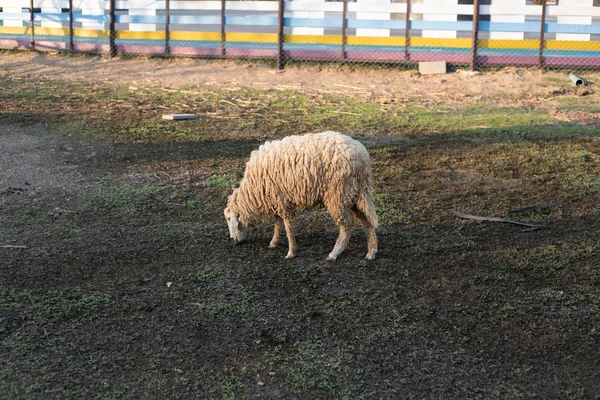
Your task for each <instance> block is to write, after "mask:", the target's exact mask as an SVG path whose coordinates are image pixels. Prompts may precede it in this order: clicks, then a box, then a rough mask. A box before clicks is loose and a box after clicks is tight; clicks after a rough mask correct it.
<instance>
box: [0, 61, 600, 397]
mask: <svg viewBox="0 0 600 400" xmlns="http://www.w3.org/2000/svg"><path fill="white" fill-rule="evenodd" d="M40 76H42V77H43V78H44V80H45V81H49V83H48V82H46V83H42V82H40V81H39V80H38V77H40ZM590 76H593V75H590ZM564 80H565V75H564V73H559V72H548V73H544V74H542V73H539V72H536V71H528V70H522V69H504V70H500V71H496V72H490V73H485V74H479V75H471V74H466V73H463V72H456V73H452V74H447V75H443V76H432V77H421V76H419V75H418V74H416V73H414V72H411V71H393V70H392V71H390V70H372V71H370V70H366V69H360V70H355V71H336V70H335V69H334V68H333V67H328V68H323V69H321V70H318V69H316V68H313V67H306V68H302V67H293V68H290V69H288V70H286V71H285V72H283V73H277V72H275V71H273V70H272V69H271V68H269V67H266V66H263V65H261V64H247V63H245V64H240V63H233V62H217V61H203V60H184V59H182V60H159V59H116V60H106V59H102V58H97V57H63V56H48V55H38V54H19V53H18V54H1V55H0V85H1V86H0V88H1V89H2V93H0V398H15V399H31V398H39V399H48V398H173V399H179V398H181V399H184V398H215V399H217V398H219V399H221V398H222V399H233V398H242V399H254V398H258V399H290V398H291V399H295V398H297V399H332V398H336V399H397V398H444V399H446V398H480V399H491V398H492V399H505V398H521V399H524V398H543V399H565V398H569V399H584V398H586V399H587V398H590V399H592V398H598V394H599V393H600V358H599V357H598V348H600V347H599V346H600V333H599V332H600V269H599V265H600V264H599V263H598V255H599V254H600V229H599V228H600V226H599V222H598V210H599V205H600V178H599V177H600V141H599V140H598V138H600V131H599V130H598V126H599V124H598V117H597V115H598V110H599V109H600V108H599V106H600V102H599V101H600V99H599V96H598V94H597V93H596V92H595V90H594V89H595V86H590V87H586V89H585V90H587V91H588V93H585V95H584V94H583V93H582V92H579V91H576V90H575V89H572V88H570V87H569V83H568V82H567V83H564ZM103 82H104V83H106V84H110V85H113V86H111V89H110V90H108V91H106V92H99V91H94V90H95V89H94V88H95V87H96V86H97V85H96V83H103ZM123 87H124V89H123ZM239 87H250V88H252V89H257V90H260V91H259V92H255V91H253V92H251V93H246V92H242V94H240V91H237V89H236V88H239ZM205 88H206V90H205ZM93 89H94V90H93ZM171 89H173V90H175V92H173V91H172V90H171ZM179 89H181V90H179ZM263 89H280V90H282V91H286V97H284V98H277V97H273V96H274V95H273V94H272V93H270V92H264V93H263V92H262V90H263ZM186 91H187V92H186ZM38 92H39V93H38ZM142 92H143V93H142ZM216 92H218V93H220V94H219V96H226V95H227V93H236V94H235V96H234V97H235V98H234V97H215V98H216V99H217V100H213V97H211V96H214V93H216ZM222 93H224V94H222ZM290 93H291V94H290ZM304 95H306V98H305V97H301V96H304ZM321 95H326V96H331V97H327V98H326V100H327V101H329V102H334V101H338V100H339V99H340V98H341V99H342V100H340V103H335V104H336V107H337V105H340V104H341V105H343V106H344V107H346V106H347V107H350V106H352V104H353V103H352V102H351V100H352V99H357V98H358V99H360V101H359V102H358V103H368V104H374V105H375V106H376V108H373V110H375V111H373V113H374V115H375V116H369V117H368V118H366V117H365V119H361V118H362V117H364V116H360V115H355V114H360V113H361V112H363V111H364V112H365V113H366V112H367V111H369V110H371V108H360V107H362V106H361V105H360V104H357V105H354V106H352V107H355V108H348V109H347V111H344V112H345V114H343V115H341V116H340V115H339V113H332V114H331V116H328V119H325V120H323V121H320V120H319V122H318V123H319V124H322V125H315V126H319V127H321V126H329V125H330V124H332V125H334V127H336V128H340V129H341V128H343V127H344V126H345V124H348V125H347V126H348V128H347V129H348V133H357V134H358V137H359V138H360V139H361V140H363V141H364V142H365V144H366V146H367V147H368V149H369V151H370V153H371V157H372V160H373V167H374V175H375V181H376V182H375V186H376V190H375V197H376V202H377V211H378V213H379V216H380V220H381V227H380V228H379V230H378V237H379V241H380V252H379V254H378V259H377V260H375V261H374V262H372V263H371V262H366V261H364V260H363V258H362V257H363V256H364V254H365V252H366V243H365V237H364V235H363V234H362V232H360V231H359V230H358V229H357V230H356V232H355V233H353V235H352V240H351V244H350V247H349V249H348V250H347V252H345V253H344V254H343V256H341V257H340V259H339V260H338V261H337V262H336V263H329V262H327V261H325V257H326V255H327V254H328V252H329V251H330V250H331V247H332V246H333V243H334V242H335V238H336V236H337V231H336V227H335V226H333V224H331V222H330V221H329V220H328V218H327V215H326V213H325V211H324V210H323V209H322V208H317V209H314V210H308V211H306V212H304V213H303V214H302V215H301V217H300V218H299V221H298V241H299V243H300V254H299V257H298V258H297V259H295V260H292V261H287V260H284V256H285V254H286V249H285V246H280V247H279V248H277V249H268V248H267V245H268V242H269V240H270V235H271V234H272V232H271V226H270V225H269V224H261V225H259V226H257V227H255V228H254V229H253V230H252V232H251V237H250V239H249V241H248V243H245V244H243V245H234V244H233V243H231V241H230V240H228V235H227V228H226V224H225V221H224V218H223V214H222V210H223V207H224V205H225V202H226V197H227V195H228V194H229V192H230V190H231V185H232V184H235V183H237V182H238V181H239V179H240V178H241V176H242V174H243V167H244V163H245V161H246V159H247V157H248V154H249V153H250V151H251V150H252V149H254V148H256V146H257V145H258V144H259V143H260V142H261V141H262V140H263V139H262V138H264V137H269V138H271V137H277V136H278V135H279V136H281V135H283V134H287V133H288V132H290V131H294V130H299V129H304V128H305V127H306V126H310V127H312V126H313V125H302V124H303V122H302V121H303V120H302V119H308V118H309V116H310V115H309V114H310V113H311V112H312V111H314V110H316V109H321V108H326V107H329V105H328V104H326V103H325V101H324V100H323V98H322V97H320V96H321ZM203 96H204V98H205V99H201V98H200V97H203ZM244 96H246V97H244ZM251 96H255V97H251ZM296 97H298V98H300V100H298V99H296ZM289 99H291V100H289ZM242 100H244V101H246V103H247V104H258V105H257V106H256V107H257V110H254V109H253V110H252V111H248V110H247V109H244V108H243V107H242V105H243V104H245V103H243V102H242ZM279 100H281V101H290V103H289V104H292V106H293V107H295V105H296V104H300V105H299V106H298V108H302V107H305V108H306V109H307V110H312V111H308V112H307V113H306V114H297V113H295V111H296V110H294V109H292V110H287V109H284V110H282V109H279V108H277V106H278V104H277V102H278V101H279ZM392 100H393V101H392ZM312 101H314V104H315V105H316V107H317V108H310V107H312V106H311V104H313V103H310V102H312ZM407 101H412V102H413V103H414V104H413V105H414V106H415V108H414V109H413V108H410V107H408V108H406V109H405V108H403V107H404V105H403V104H401V103H403V102H407ZM193 102H197V103H193ZM180 103H185V104H184V105H186V106H187V107H188V108H185V107H184V108H183V109H184V110H188V109H189V110H193V111H195V112H198V113H203V114H202V117H203V118H200V119H199V120H197V121H193V122H190V123H189V124H186V123H185V122H184V123H183V124H179V125H173V124H172V123H171V122H165V121H162V120H161V118H160V114H162V113H164V112H166V111H165V110H167V109H172V107H174V105H177V104H180ZM232 103H235V104H233V105H232ZM263 103H264V104H266V106H265V108H264V110H263V109H262V108H260V107H259V106H260V105H261V104H263ZM390 103H392V104H390ZM396 103H398V104H396ZM463 103H465V104H467V105H468V106H469V108H468V113H465V114H464V115H465V118H467V119H468V118H472V119H468V121H467V122H466V123H464V125H460V126H459V127H458V128H455V127H453V126H452V124H459V123H461V119H462V118H460V117H459V118H455V119H452V118H454V117H453V116H452V112H453V107H454V111H456V113H457V115H463V114H459V113H461V112H464V111H463V110H461V109H459V108H458V104H463ZM500 105H501V106H502V107H500V111H499V112H498V107H496V106H500ZM511 105H515V106H516V107H515V108H514V109H513V108H510V107H511ZM442 106H443V107H444V108H440V107H442ZM153 107H154V108H153ZM161 107H162V108H161ZM181 107H183V105H182V106H181ZM253 107H254V106H253ZM261 107H262V106H261ZM293 107H292V108H293ZM448 107H449V108H448ZM259 108H260V109H259ZM265 110H266V111H265ZM344 110H346V109H344ZM365 110H366V111H365ZM369 112H371V111H369ZM495 112H498V114H497V115H496V114H494V113H495ZM261 113H262V114H261ZM286 113H287V114H286ZM472 113H475V116H474V117H473V115H472ZM252 114H261V115H262V116H261V117H260V118H259V119H257V120H256V121H257V122H253V123H247V122H246V121H245V120H250V119H251V118H252ZM270 114H272V115H276V116H275V117H272V118H271V115H270ZM298 115H300V117H298ZM328 115H329V114H328ZM381 115H383V116H384V117H381ZM489 115H492V117H494V118H496V117H497V118H496V119H491V120H490V121H492V122H491V125H492V126H490V125H485V124H486V123H487V122H486V121H487V120H485V118H488V117H489ZM51 117H52V118H51ZM342 117H343V118H347V119H342ZM380 117H381V118H380ZM392 117H394V118H398V119H402V121H405V120H406V121H407V122H405V124H404V125H401V126H402V129H403V130H402V132H400V131H399V130H398V128H397V125H395V124H396V123H397V120H396V119H393V118H392ZM404 117H406V118H404ZM257 118H258V117H257ZM296 118H297V119H296ZM369 118H371V119H369ZM378 118H379V119H378ZM403 118H404V119H403ZM443 118H450V119H448V120H447V121H450V122H448V123H447V124H446V125H440V124H441V122H440V121H446V120H443ZM271 119H273V120H277V121H275V122H273V123H274V124H276V125H271V122H272V121H271ZM279 120H282V121H279ZM471 121H473V122H472V123H471ZM482 121H483V122H482ZM511 121H516V122H514V123H512V125H511ZM313 123H315V124H316V122H314V121H312V120H311V121H310V124H313ZM290 124H292V125H294V126H292V127H288V126H287V125H290ZM335 124H337V125H335ZM349 124H354V125H349ZM427 124H428V125H427ZM471 125H473V126H471ZM475 125H477V126H475ZM273 126H275V127H277V129H280V130H279V131H277V129H275V130H274V129H273ZM423 126H424V128H423ZM431 127H433V128H431ZM378 128H380V129H381V131H385V132H386V134H385V135H384V134H378V133H377V130H378ZM429 129H432V130H433V131H432V132H429V131H428V130H429ZM274 131H276V132H275V133H273V132H274ZM367 131H368V132H370V134H369V135H366V134H363V132H367ZM438 131H442V132H441V133H440V132H438ZM148 132H150V133H148ZM155 132H159V133H160V132H162V135H163V136H157V135H158V134H156V135H155ZM153 135H154V136H153ZM548 200H555V201H556V202H558V204H559V205H558V206H555V207H551V208H548V209H543V210H538V211H535V210H534V211H527V212H525V213H516V214H515V213H509V211H510V210H513V209H515V208H519V207H523V206H529V205H534V204H539V203H541V202H543V201H548ZM452 210H460V211H464V212H469V213H473V214H480V215H487V216H505V217H509V218H512V219H516V220H522V221H528V222H530V223H535V224H540V225H544V226H545V228H544V229H537V230H533V231H524V229H523V228H522V227H519V226H516V225H512V224H498V223H485V222H474V221H467V220H462V219H458V218H456V217H455V216H454V215H453V214H452V212H451V211H452ZM284 243H285V240H284Z"/></svg>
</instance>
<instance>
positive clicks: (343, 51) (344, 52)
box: [342, 0, 348, 60]
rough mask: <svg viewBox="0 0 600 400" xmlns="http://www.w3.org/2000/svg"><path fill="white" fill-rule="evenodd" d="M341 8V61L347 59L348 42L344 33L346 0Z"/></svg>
mask: <svg viewBox="0 0 600 400" xmlns="http://www.w3.org/2000/svg"><path fill="white" fill-rule="evenodd" d="M343 3H344V4H343V8H342V60H345V59H346V58H347V56H348V55H347V54H346V44H347V42H348V36H347V33H346V26H347V25H348V0H343Z"/></svg>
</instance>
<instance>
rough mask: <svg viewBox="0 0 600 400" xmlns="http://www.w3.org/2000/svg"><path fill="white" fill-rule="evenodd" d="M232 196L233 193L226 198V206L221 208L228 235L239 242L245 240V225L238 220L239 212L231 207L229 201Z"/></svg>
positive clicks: (230, 201)
mask: <svg viewBox="0 0 600 400" xmlns="http://www.w3.org/2000/svg"><path fill="white" fill-rule="evenodd" d="M234 194H235V192H234ZM233 197H234V195H231V196H229V198H228V199H227V207H226V208H225V210H223V214H225V219H226V220H227V225H228V226H229V237H230V238H231V239H234V240H235V241H236V242H238V243H241V242H243V241H244V240H246V225H245V224H243V223H242V222H240V214H239V213H236V212H235V211H234V210H233V209H232V204H231V203H232V198H233Z"/></svg>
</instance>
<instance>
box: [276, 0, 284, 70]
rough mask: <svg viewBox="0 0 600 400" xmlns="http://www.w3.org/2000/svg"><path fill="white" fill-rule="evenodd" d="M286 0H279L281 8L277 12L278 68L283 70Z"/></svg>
mask: <svg viewBox="0 0 600 400" xmlns="http://www.w3.org/2000/svg"><path fill="white" fill-rule="evenodd" d="M283 2H284V0H279V10H278V12H277V19H278V24H277V69H278V70H280V71H281V70H283V11H284V3H283Z"/></svg>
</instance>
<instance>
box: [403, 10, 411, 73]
mask: <svg viewBox="0 0 600 400" xmlns="http://www.w3.org/2000/svg"><path fill="white" fill-rule="evenodd" d="M409 47H410V0H406V28H405V30H404V61H408V48H409Z"/></svg>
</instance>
